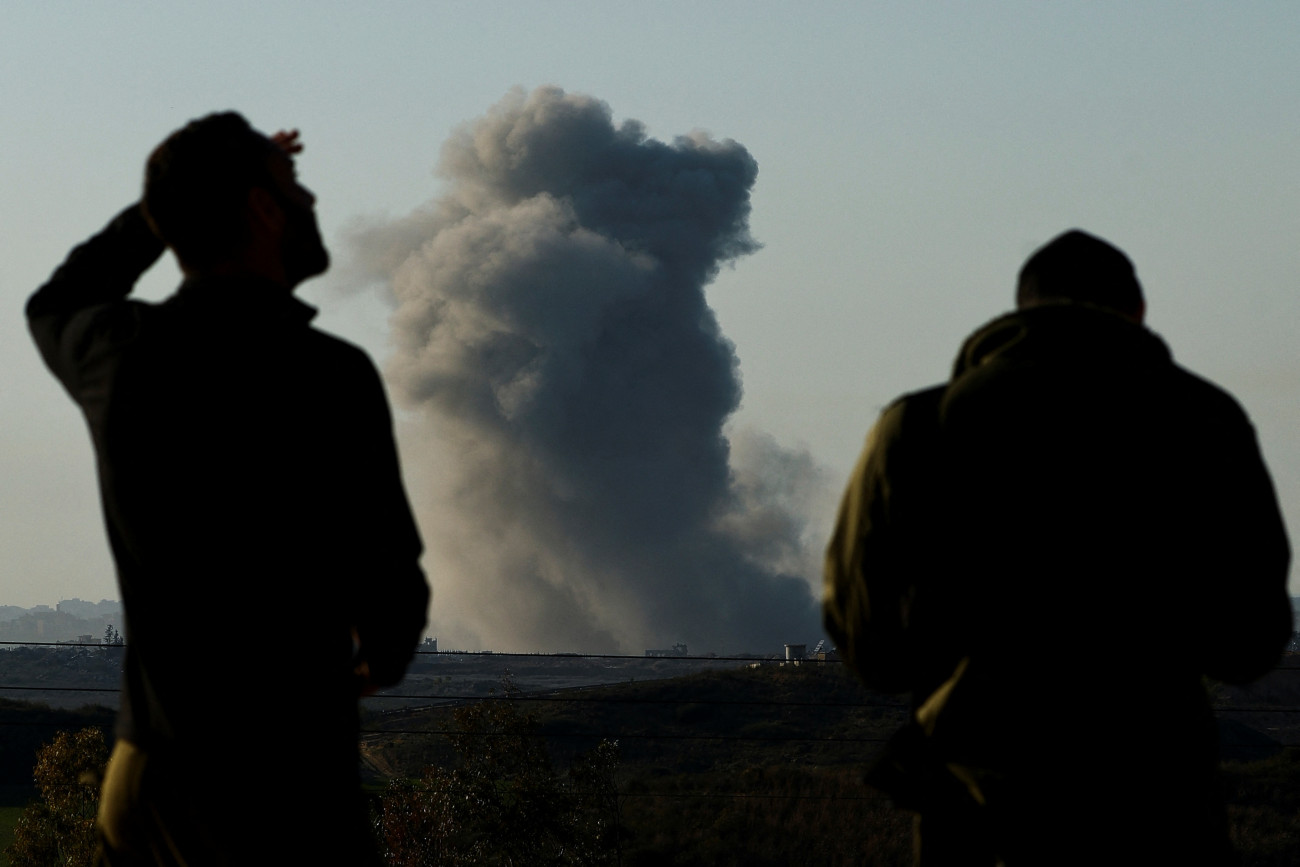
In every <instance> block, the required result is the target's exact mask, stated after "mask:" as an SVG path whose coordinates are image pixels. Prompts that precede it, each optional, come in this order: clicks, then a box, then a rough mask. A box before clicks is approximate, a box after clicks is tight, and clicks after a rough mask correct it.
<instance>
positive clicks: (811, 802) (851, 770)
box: [363, 657, 1300, 867]
mask: <svg viewBox="0 0 1300 867" xmlns="http://www.w3.org/2000/svg"><path fill="white" fill-rule="evenodd" d="M435 662H436V661H430V664H431V665H433V666H434V669H436V667H437V666H436V664H435ZM1298 662H1300V659H1297V658H1296V657H1288V658H1287V659H1286V660H1284V662H1283V667H1282V668H1281V669H1280V670H1278V671H1274V672H1273V673H1271V674H1270V675H1269V676H1267V677H1265V678H1264V679H1262V680H1261V681H1259V682H1258V683H1257V684H1254V685H1251V686H1248V687H1231V688H1229V687H1219V686H1216V687H1215V688H1214V689H1213V691H1212V695H1213V698H1214V700H1215V702H1216V706H1217V707H1218V708H1219V716H1220V720H1221V727H1222V731H1223V738H1224V747H1225V749H1224V753H1225V757H1226V758H1228V759H1231V760H1232V761H1230V762H1228V763H1227V764H1225V782H1226V784H1227V789H1228V795H1229V810H1230V815H1231V819H1232V823H1233V831H1234V835H1235V839H1236V841H1237V843H1238V845H1239V847H1240V848H1241V849H1242V851H1243V853H1244V856H1245V857H1244V861H1243V863H1244V864H1245V865H1260V867H1263V865H1284V864H1285V865H1291V864H1298V863H1300V749H1283V746H1282V745H1284V744H1288V743H1290V744H1295V743H1297V742H1298V741H1297V738H1296V737H1295V732H1296V730H1297V728H1296V727H1297V721H1298V720H1300V714H1297V707H1298V706H1300V702H1297V696H1298V695H1300V671H1297V670H1296V669H1297V663H1298ZM497 694H498V695H500V688H499V686H498V691H497ZM447 700H448V701H449V703H448V704H446V705H444V706H441V707H437V708H425V709H415V708H408V709H403V710H399V711H395V712H391V713H386V714H376V715H370V716H368V717H367V719H366V721H365V724H364V726H365V729H366V734H365V735H364V741H363V757H364V760H365V763H366V766H367V768H368V775H369V776H368V778H369V779H370V780H371V781H372V783H376V784H377V783H379V782H381V781H382V780H383V779H385V778H387V777H390V776H415V775H417V774H418V773H419V771H420V769H421V768H422V767H423V766H424V765H426V764H439V765H443V766H450V764H451V763H453V762H454V756H453V754H452V750H451V749H450V746H449V744H448V741H447V738H446V737H445V735H444V734H443V733H447V732H453V731H455V730H456V724H455V720H454V718H453V717H454V714H455V710H456V707H457V706H458V705H459V704H463V703H464V701H472V700H473V697H472V696H468V695H466V698H465V700H463V701H456V700H453V699H452V698H451V696H450V695H448V696H447ZM513 704H514V705H515V706H516V707H518V708H519V710H520V712H522V713H525V714H528V715H531V716H532V717H533V718H534V722H535V726H536V734H537V736H539V737H543V738H545V739H546V742H547V745H548V748H549V751H550V754H551V756H552V757H553V759H554V760H555V762H556V764H557V766H558V767H560V768H561V769H563V768H565V767H567V766H568V764H569V763H570V762H571V761H572V760H573V759H574V757H575V756H577V755H578V754H579V753H581V752H582V751H584V750H587V749H590V748H591V747H592V746H593V745H595V744H596V743H597V742H598V741H599V740H601V739H608V740H613V741H617V743H618V747H619V752H620V754H621V767H620V771H619V774H618V788H619V802H620V815H621V817H622V822H623V823H624V826H625V830H626V831H627V832H628V834H629V836H628V838H627V840H626V843H625V846H624V849H623V852H622V855H623V858H622V863H623V864H625V865H658V864H717V865H728V864H734V865H747V867H748V865H773V867H775V865H789V864H818V865H820V864H876V865H882V867H883V865H899V867H901V865H906V864H910V858H911V855H910V851H911V850H910V846H911V842H910V840H911V835H910V827H911V817H910V814H907V813H904V812H902V811H899V810H896V809H894V808H893V807H892V805H891V804H890V803H889V801H888V799H886V798H884V797H883V796H881V795H879V794H878V793H875V792H873V791H872V790H870V789H868V788H866V787H865V785H864V784H863V782H862V773H863V770H864V769H865V767H866V766H867V765H868V764H869V763H870V762H871V760H872V758H873V757H874V756H875V755H876V754H877V751H878V750H879V749H880V747H881V745H882V743H883V742H884V741H885V740H886V739H887V738H888V737H889V736H890V735H891V734H892V733H893V731H894V730H895V729H897V727H898V726H899V725H901V724H902V722H903V721H904V720H905V719H906V717H907V709H906V706H905V704H904V703H903V702H902V701H901V700H898V699H894V698H890V697H885V696H880V695H876V694H872V693H869V692H867V691H866V690H864V689H862V688H861V687H860V686H859V685H858V683H857V681H856V680H855V679H854V678H853V677H852V676H851V675H850V674H849V673H848V671H847V670H846V669H845V667H844V666H842V665H839V664H809V663H804V664H801V665H799V666H778V665H776V664H774V663H765V664H763V665H762V666H761V667H757V668H748V667H744V666H741V665H738V664H736V663H732V667H731V668H728V669H725V670H715V671H707V672H696V673H692V674H688V675H683V676H681V677H674V678H669V679H663V680H654V681H637V682H634V683H632V682H628V683H621V684H617V685H611V686H605V687H596V688H590V689H582V690H559V691H553V692H549V693H544V694H529V693H526V694H524V695H522V696H520V697H519V698H518V699H516V700H514V701H513ZM486 744H487V741H486V740H485V748H487V746H486ZM1248 760H1249V761H1248Z"/></svg>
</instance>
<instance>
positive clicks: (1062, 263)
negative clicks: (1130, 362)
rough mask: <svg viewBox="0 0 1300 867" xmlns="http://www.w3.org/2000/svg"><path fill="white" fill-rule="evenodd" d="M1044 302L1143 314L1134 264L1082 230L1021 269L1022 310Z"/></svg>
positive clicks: (1059, 240)
mask: <svg viewBox="0 0 1300 867" xmlns="http://www.w3.org/2000/svg"><path fill="white" fill-rule="evenodd" d="M1044 301H1075V302H1082V303H1084V304H1095V305H1097V306H1098V307H1106V308H1109V309H1111V310H1117V311H1119V312H1120V313H1125V314H1129V315H1132V314H1134V313H1138V312H1140V311H1141V310H1142V308H1143V306H1144V305H1145V302H1144V301H1143V298H1142V286H1141V284H1139V283H1138V279H1137V274H1136V273H1135V272H1134V270H1133V263H1132V262H1130V261H1129V258H1128V256H1125V255H1124V253H1123V252H1122V251H1121V250H1119V249H1118V248H1117V247H1114V246H1112V245H1111V244H1108V243H1107V242H1105V241H1103V240H1102V239H1101V238H1097V237H1094V236H1093V235H1089V234H1088V233H1087V232H1081V231H1079V230H1078V229H1071V230H1070V231H1068V232H1066V233H1064V234H1062V235H1058V236H1057V237H1056V238H1054V239H1053V240H1051V241H1049V242H1048V243H1047V244H1045V245H1044V246H1043V247H1040V248H1039V249H1038V251H1037V252H1036V253H1034V255H1032V256H1030V257H1029V259H1028V261H1026V262H1025V264H1024V267H1022V268H1021V269H1020V280H1019V282H1018V283H1017V285H1016V306H1017V307H1030V306H1032V305H1034V304H1039V303H1042V302H1044Z"/></svg>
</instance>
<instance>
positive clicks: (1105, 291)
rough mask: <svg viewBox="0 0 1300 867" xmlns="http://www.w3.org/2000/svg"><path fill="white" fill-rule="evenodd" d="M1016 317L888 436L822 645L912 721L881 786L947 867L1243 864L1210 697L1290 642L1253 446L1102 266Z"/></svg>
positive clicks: (860, 510) (838, 534)
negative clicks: (835, 649)
mask: <svg viewBox="0 0 1300 867" xmlns="http://www.w3.org/2000/svg"><path fill="white" fill-rule="evenodd" d="M1016 300H1017V307H1018V308H1019V309H1018V310H1017V311H1016V312H1014V313H1011V314H1008V315H1006V316H1003V317H1001V318H999V319H995V320H993V321H992V322H990V323H989V324H987V325H985V326H984V327H983V328H981V329H979V330H978V331H976V332H975V334H973V335H972V336H971V337H970V338H969V339H968V340H967V341H966V343H965V345H964V346H963V347H962V349H961V352H960V354H959V355H958V357H957V361H956V363H955V365H954V369H953V374H952V378H951V380H950V381H949V382H948V383H947V384H945V385H942V386H938V387H935V388H931V389H928V390H926V391H921V392H917V393H914V394H909V395H906V396H904V397H902V398H900V399H899V400H897V401H895V402H894V403H893V404H891V405H890V406H889V407H887V408H886V409H885V410H884V412H883V413H882V415H881V417H880V419H879V421H878V422H877V424H876V426H875V427H874V428H873V430H872V432H871V434H870V436H869V437H868V440H867V445H866V448H865V450H864V452H863V455H862V459H861V461H860V462H859V464H858V467H857V469H856V470H855V472H854V474H853V477H852V478H851V480H850V483H849V487H848V491H847V492H846V494H845V497H844V501H843V504H842V506H841V510H840V515H839V520H838V523H837V526H836V529H835V534H834V536H833V538H832V540H831V543H830V547H829V550H828V552H827V559H826V598H825V619H826V626H827V629H828V631H829V632H830V634H831V636H832V637H833V638H834V639H835V640H836V641H837V643H838V645H839V647H840V649H841V651H842V652H844V654H845V656H846V658H847V660H848V661H849V662H850V664H852V665H853V666H854V667H855V669H856V670H857V671H858V673H859V674H860V675H861V676H862V678H863V680H864V681H865V682H866V683H867V685H868V686H870V687H872V688H875V689H879V690H882V691H889V692H905V691H907V692H911V693H912V695H913V699H914V704H915V707H916V713H915V716H914V720H913V722H912V724H911V725H909V726H908V727H907V728H905V729H904V730H903V731H901V732H900V733H899V734H898V735H897V736H896V737H895V738H894V739H893V740H892V741H891V743H890V745H889V747H888V748H887V749H886V751H885V755H884V757H883V758H882V759H881V761H880V762H879V763H878V764H877V765H876V766H875V767H874V768H873V770H872V771H871V772H870V774H869V780H870V781H872V782H873V783H874V784H875V785H877V786H879V787H880V788H882V789H884V790H886V791H888V792H890V793H891V794H892V795H893V796H894V798H895V800H896V802H897V803H898V804H900V805H901V806H904V807H907V808H909V809H913V810H916V811H917V812H918V814H919V820H918V833H917V844H918V858H917V860H918V863H919V864H922V865H927V867H932V865H948V864H961V865H989V867H991V865H993V864H995V863H997V862H999V861H1000V862H1002V863H1004V864H1005V865H1007V867H1018V865H1061V864H1089V865H1094V864H1179V865H1186V864H1224V863H1231V861H1232V853H1231V848H1230V846H1229V842H1228V833H1227V823H1226V818H1225V812H1224V806H1223V803H1222V793H1221V792H1220V790H1219V783H1218V777H1217V767H1218V759H1217V733H1216V727H1215V722H1214V718H1213V716H1212V714H1211V712H1210V707H1209V703H1208V700H1207V697H1206V693H1205V688H1204V686H1203V685H1202V678H1203V677H1204V676H1209V677H1212V678H1217V679H1220V680H1224V681H1228V682H1243V681H1248V680H1252V679H1254V678H1257V677H1259V676H1260V675H1262V674H1264V673H1265V672H1266V671H1268V670H1269V668H1270V667H1271V666H1272V665H1273V664H1274V663H1275V662H1276V660H1277V659H1278V657H1279V655H1280V653H1281V651H1282V649H1283V648H1284V647H1285V645H1286V642H1287V640H1288V637H1289V635H1290V631H1291V607H1290V603H1289V600H1288V598H1287V594H1286V580H1287V570H1288V565H1289V561H1290V551H1289V547H1288V543H1287V539H1286V534H1285V530H1284V527H1283V524H1282V519H1281V516H1280V514H1279V511H1278V506H1277V501H1276V497H1275V495H1274V492H1273V486H1272V483H1271V481H1270V479H1269V476H1268V473H1267V471H1266V469H1265V467H1264V464H1263V461H1262V459H1261V457H1260V453H1259V448H1258V446H1257V444H1256V440H1255V435H1254V431H1253V429H1252V427H1251V425H1250V423H1249V421H1248V420H1247V418H1246V416H1245V414H1244V413H1243V412H1242V410H1241V409H1240V407H1239V406H1238V405H1237V403H1236V401H1234V400H1233V399H1232V397H1230V396H1229V395H1228V394H1227V393H1225V392H1224V391H1222V390H1220V389H1219V388H1217V387H1215V386H1213V385H1211V384H1210V383H1208V382H1206V381H1205V380H1202V379H1200V378H1198V377H1196V376H1194V375H1193V374H1191V373H1188V372H1187V371H1186V370H1184V369H1182V368H1181V367H1178V366H1177V365H1176V364H1174V362H1173V360H1172V359H1171V357H1170V354H1169V350H1168V349H1167V348H1166V347H1165V344H1164V343H1163V342H1162V341H1161V340H1160V339H1159V338H1158V337H1156V335H1154V334H1153V333H1152V332H1151V331H1149V330H1147V329H1146V328H1145V327H1144V326H1143V325H1142V321H1143V318H1144V315H1145V302H1144V300H1143V297H1142V290H1141V287H1140V285H1139V284H1138V281H1137V278H1136V276H1135V274H1134V271H1133V267H1132V264H1131V263H1130V262H1129V260H1128V258H1127V257H1126V256H1125V255H1124V254H1123V253H1121V252H1120V251H1119V250H1117V249H1115V248H1114V247H1112V246H1111V245H1110V244H1107V243H1106V242H1105V241H1102V240H1100V239H1098V238H1095V237H1092V236H1090V235H1087V234H1085V233H1083V232H1079V231H1072V232H1067V233H1066V234H1064V235H1062V236H1060V237H1058V238H1057V239H1055V240H1054V241H1052V242H1051V243H1049V244H1048V245H1046V246H1045V247H1043V248H1042V249H1040V250H1039V251H1038V252H1037V253H1035V254H1034V255H1033V256H1032V257H1031V258H1030V259H1029V261H1028V262H1026V264H1025V266H1024V268H1023V270H1022V271H1021V273H1020V281H1019V287H1018V290H1017V298H1016Z"/></svg>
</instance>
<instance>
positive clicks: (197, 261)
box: [141, 111, 275, 269]
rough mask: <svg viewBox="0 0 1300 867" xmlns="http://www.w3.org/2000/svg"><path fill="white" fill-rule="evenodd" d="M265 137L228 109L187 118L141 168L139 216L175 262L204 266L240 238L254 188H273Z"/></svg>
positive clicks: (232, 249) (228, 253)
mask: <svg viewBox="0 0 1300 867" xmlns="http://www.w3.org/2000/svg"><path fill="white" fill-rule="evenodd" d="M274 147H275V146H274V145H273V144H272V143H271V140H270V139H268V138H267V137H266V136H264V135H262V134H261V133H259V132H257V131H256V130H255V129H253V128H252V127H251V126H249V123H248V121H247V120H245V119H244V118H243V117H242V116H241V115H239V114H237V113H235V112H233V111H229V112H223V113H220V114H210V115H208V116H207V117H202V118H199V119H198V120H192V121H190V122H189V123H188V124H186V125H185V126H184V127H182V128H180V129H178V130H177V131H176V132H174V133H172V134H171V135H170V136H168V137H167V139H166V141H164V142H163V143H162V144H160V145H158V147H157V148H155V149H154V152H153V153H152V154H150V155H149V161H148V162H147V163H146V164H145V175H144V197H143V199H142V200H141V204H142V206H143V210H144V214H145V217H146V218H147V219H148V220H149V223H150V225H151V226H153V230H154V231H155V232H156V233H157V234H158V236H159V237H160V238H162V240H163V241H164V242H165V243H166V244H168V245H169V246H170V247H171V248H172V249H173V250H175V251H176V255H177V257H178V258H179V259H180V260H181V261H182V262H183V263H184V264H185V265H187V266H189V267H192V268H199V269H202V268H205V267H208V266H211V265H213V264H215V263H218V262H220V261H222V260H223V259H225V258H226V257H228V256H231V255H232V254H234V253H235V252H236V251H237V250H238V248H239V246H240V245H241V244H243V243H244V242H245V240H246V239H247V232H248V227H247V225H246V223H245V217H244V206H245V204H246V202H247V200H248V191H249V190H250V189H252V188H253V187H255V186H260V187H266V188H268V189H274V183H273V181H272V179H271V175H270V169H269V166H268V159H267V158H268V156H270V155H271V154H272V153H274V150H273V149H274Z"/></svg>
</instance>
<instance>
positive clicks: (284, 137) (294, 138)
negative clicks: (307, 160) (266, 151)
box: [271, 129, 302, 156]
mask: <svg viewBox="0 0 1300 867" xmlns="http://www.w3.org/2000/svg"><path fill="white" fill-rule="evenodd" d="M271 141H272V142H273V143H274V144H275V145H276V147H278V148H280V150H282V151H284V152H285V153H286V154H288V155H290V156H292V155H294V154H296V153H301V152H302V140H301V139H300V138H299V136H298V130H296V129H290V130H283V129H282V130H280V131H279V132H277V133H275V134H274V135H272V136H271Z"/></svg>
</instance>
